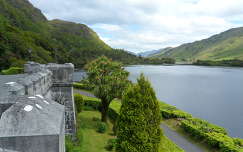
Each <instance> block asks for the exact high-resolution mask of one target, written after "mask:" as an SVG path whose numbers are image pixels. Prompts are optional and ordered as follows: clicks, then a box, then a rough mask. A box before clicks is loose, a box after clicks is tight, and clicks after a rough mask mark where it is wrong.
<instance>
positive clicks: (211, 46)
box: [154, 27, 243, 61]
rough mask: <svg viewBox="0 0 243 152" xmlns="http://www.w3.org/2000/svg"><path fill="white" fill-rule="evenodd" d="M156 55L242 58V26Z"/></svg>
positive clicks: (220, 58)
mask: <svg viewBox="0 0 243 152" xmlns="http://www.w3.org/2000/svg"><path fill="white" fill-rule="evenodd" d="M154 56H156V57H172V58H175V59H176V60H177V61H195V60H235V59H237V60H243V27H240V28H233V29H230V30H228V31H225V32H222V33H220V34H217V35H214V36H212V37H210V38H208V39H203V40H201V41H196V42H193V43H187V44H183V45H181V46H179V47H175V48H171V49H170V50H168V51H166V52H164V53H158V54H156V55H154Z"/></svg>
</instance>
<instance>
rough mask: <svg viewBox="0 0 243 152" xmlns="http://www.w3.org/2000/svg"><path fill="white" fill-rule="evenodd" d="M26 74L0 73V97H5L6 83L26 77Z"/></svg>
mask: <svg viewBox="0 0 243 152" xmlns="http://www.w3.org/2000/svg"><path fill="white" fill-rule="evenodd" d="M26 76H27V75H26V74H17V75H0V99H1V98H5V97H6V95H7V94H8V93H7V90H6V87H5V86H6V83H10V82H16V81H17V80H18V79H20V78H24V77H26Z"/></svg>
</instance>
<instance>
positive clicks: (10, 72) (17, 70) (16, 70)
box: [1, 67, 24, 75]
mask: <svg viewBox="0 0 243 152" xmlns="http://www.w3.org/2000/svg"><path fill="white" fill-rule="evenodd" d="M20 73H24V69H23V68H19V67H10V68H9V69H7V70H2V71H1V74H3V75H13V74H20Z"/></svg>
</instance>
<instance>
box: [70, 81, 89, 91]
mask: <svg viewBox="0 0 243 152" xmlns="http://www.w3.org/2000/svg"><path fill="white" fill-rule="evenodd" d="M73 87H74V88H76V89H84V90H91V88H90V87H89V85H87V84H84V83H78V82H75V83H73Z"/></svg>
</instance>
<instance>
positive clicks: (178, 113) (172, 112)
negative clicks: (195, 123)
mask: <svg viewBox="0 0 243 152" xmlns="http://www.w3.org/2000/svg"><path fill="white" fill-rule="evenodd" d="M160 111H161V114H162V117H163V118H165V119H171V118H184V119H185V118H192V115H191V114H189V113H187V112H184V111H182V110H178V109H177V108H176V107H174V106H171V105H168V104H166V103H163V102H160Z"/></svg>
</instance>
